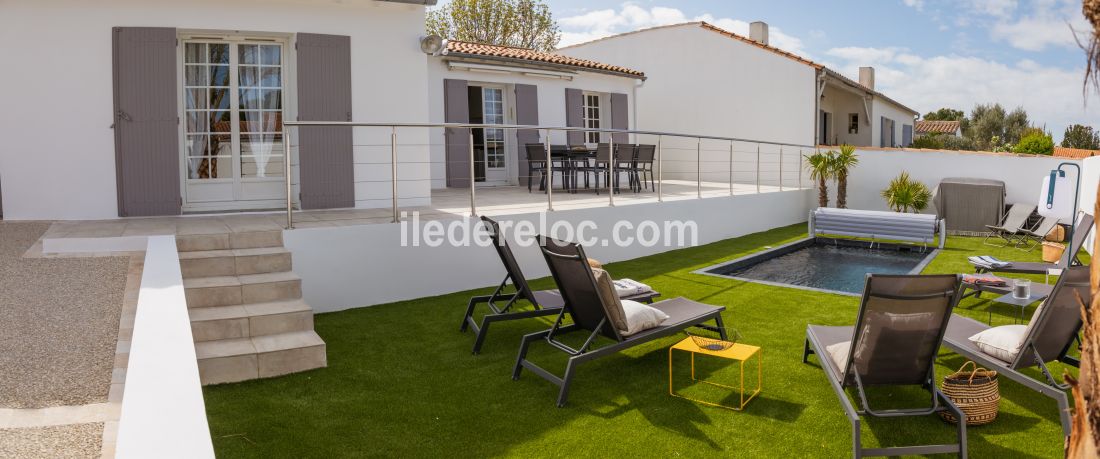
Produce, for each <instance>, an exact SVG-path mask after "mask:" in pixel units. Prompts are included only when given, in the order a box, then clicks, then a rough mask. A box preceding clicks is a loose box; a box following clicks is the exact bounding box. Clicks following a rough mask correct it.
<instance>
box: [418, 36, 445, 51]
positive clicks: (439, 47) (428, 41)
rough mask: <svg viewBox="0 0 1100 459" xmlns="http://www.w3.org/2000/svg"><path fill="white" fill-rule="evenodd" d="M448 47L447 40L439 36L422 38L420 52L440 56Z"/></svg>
mask: <svg viewBox="0 0 1100 459" xmlns="http://www.w3.org/2000/svg"><path fill="white" fill-rule="evenodd" d="M446 46H447V40H444V39H443V38H441V37H440V36H439V35H428V36H426V37H420V51H423V52H424V54H431V55H432V56H438V55H440V54H441V53H443V52H444V48H445V47H446Z"/></svg>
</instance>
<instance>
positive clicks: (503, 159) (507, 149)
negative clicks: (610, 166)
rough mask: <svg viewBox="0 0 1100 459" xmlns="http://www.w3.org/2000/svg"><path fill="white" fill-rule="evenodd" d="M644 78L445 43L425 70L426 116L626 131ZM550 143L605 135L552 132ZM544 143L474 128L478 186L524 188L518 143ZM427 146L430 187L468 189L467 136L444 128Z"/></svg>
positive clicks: (537, 137) (565, 60) (591, 141)
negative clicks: (441, 135)
mask: <svg viewBox="0 0 1100 459" xmlns="http://www.w3.org/2000/svg"><path fill="white" fill-rule="evenodd" d="M644 80H645V75H644V74H643V73H642V72H640V71H638V70H633V69H628V68H625V67H620V66H615V65H610V64H604V63H600V62H595V61H590V60H585V59H578V58H574V57H569V56H564V55H560V54H553V53H545V52H539V51H535V50H531V49H526V48H514V47H507V46H493V45H483V44H477V43H468V42H462V41H449V42H448V43H447V46H446V52H445V53H442V54H441V55H439V56H435V57H433V58H431V61H430V62H429V65H428V81H429V85H428V96H429V97H428V99H429V100H430V104H431V105H430V107H429V109H428V113H429V117H430V119H431V121H432V122H451V123H485V124H530V125H535V124H538V125H543V126H568V127H589V128H611V129H630V128H632V127H634V111H633V105H634V92H635V88H636V87H637V85H639V84H641V82H642V81H644ZM434 135H439V134H438V133H435V132H433V136H434ZM616 137H617V138H616V139H615V141H616V142H626V141H629V137H628V136H623V135H617V136H616ZM550 139H551V143H554V144H563V145H564V144H568V145H582V144H587V145H589V146H594V145H595V144H596V143H599V142H607V141H608V135H607V134H606V133H604V134H601V133H598V132H592V133H584V132H579V131H577V132H570V133H569V134H568V135H567V134H566V132H564V131H557V132H552V133H551V135H550ZM543 141H544V137H543V133H542V132H538V131H526V130H521V131H518V132H517V131H514V130H503V129H501V130H487V131H486V130H482V129H475V130H474V131H473V143H474V166H475V171H474V174H475V177H476V182H477V184H478V185H479V186H500V185H516V184H520V185H524V184H526V183H527V181H526V179H527V159H526V150H525V148H524V145H525V144H527V143H539V142H543ZM432 145H433V146H432V152H431V159H432V173H431V177H432V187H433V188H443V187H468V186H469V183H470V182H469V176H470V153H469V152H470V136H469V135H468V131H464V130H448V132H447V133H446V134H445V141H444V143H443V144H439V143H437V142H433V143H432Z"/></svg>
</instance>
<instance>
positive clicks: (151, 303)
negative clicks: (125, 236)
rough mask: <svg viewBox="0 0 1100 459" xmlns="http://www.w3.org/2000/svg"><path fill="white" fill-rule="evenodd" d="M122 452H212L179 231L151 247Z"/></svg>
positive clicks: (153, 240) (133, 345)
mask: <svg viewBox="0 0 1100 459" xmlns="http://www.w3.org/2000/svg"><path fill="white" fill-rule="evenodd" d="M116 457H118V458H147V457H160V458H172V457H179V458H213V457H214V446H213V443H212V442H211V440H210V428H209V426H208V425H207V422H206V405H205V404H204V402H203V398H202V386H201V385H200V383H199V367H198V363H197V361H196V359H195V344H194V340H193V339H192V337H191V321H190V319H189V317H188V314H187V300H186V299H185V298H184V293H183V276H182V275H181V274H180V262H179V255H178V254H177V253H176V238H175V237H174V236H151V237H149V245H148V248H147V250H146V252H145V267H144V270H143V272H142V276H141V290H140V292H139V293H138V304H137V316H136V317H135V318H134V335H133V338H132V340H131V342H130V359H129V363H128V364H127V367H126V389H125V391H124V393H123V396H122V415H121V418H120V419H119V425H118V443H117V449H116Z"/></svg>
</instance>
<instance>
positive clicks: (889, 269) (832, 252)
mask: <svg viewBox="0 0 1100 459" xmlns="http://www.w3.org/2000/svg"><path fill="white" fill-rule="evenodd" d="M869 245H870V244H869V242H861V241H853V240H845V239H831V238H808V239H803V240H800V241H796V242H793V243H790V244H787V245H783V246H780V247H776V248H773V249H769V250H766V251H764V252H760V253H755V254H752V255H749V256H746V257H742V258H738V259H736V260H733V261H730V262H726V263H722V264H720V265H715V266H710V267H707V268H703V269H701V270H699V271H696V272H697V273H700V274H708V275H715V276H721V277H728V278H733V279H739V280H745V281H749V282H757V283H762V284H769V285H778V286H782V287H792V288H800V289H808V290H818V291H826V292H831V293H840V294H844V295H860V294H862V293H863V286H864V284H865V282H866V276H867V274H868V273H874V274H917V273H920V271H921V270H922V269H924V267H925V266H926V265H928V263H929V262H930V261H932V259H933V258H934V257H935V256H936V254H937V253H939V250H931V249H923V248H922V247H917V246H911V245H904V244H888V243H878V242H876V243H875V246H874V248H869V247H868V246H869Z"/></svg>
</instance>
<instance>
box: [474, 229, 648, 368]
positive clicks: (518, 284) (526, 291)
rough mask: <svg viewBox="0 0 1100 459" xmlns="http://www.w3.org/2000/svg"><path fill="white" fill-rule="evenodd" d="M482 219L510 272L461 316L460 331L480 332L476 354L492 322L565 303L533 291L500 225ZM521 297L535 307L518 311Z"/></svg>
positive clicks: (641, 297)
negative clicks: (480, 308) (478, 313)
mask: <svg viewBox="0 0 1100 459" xmlns="http://www.w3.org/2000/svg"><path fill="white" fill-rule="evenodd" d="M481 221H483V222H485V226H486V228H487V229H488V230H489V238H490V239H491V240H492V241H493V248H495V249H496V251H497V255H499V256H500V261H501V263H503V264H504V269H505V271H506V272H507V274H505V275H504V280H502V281H500V285H498V286H497V288H496V290H494V291H493V293H492V294H490V295H482V296H475V297H473V298H470V302H469V303H467V305H466V315H465V316H463V317H462V326H461V328H460V330H461V331H463V332H465V331H466V329H467V328H469V329H473V331H474V333H475V334H476V335H477V338H475V339H474V347H473V353H474V354H478V353H480V352H481V347H482V345H484V343H485V337H486V336H487V335H488V334H489V326H490V325H492V324H493V322H500V321H503V320H518V319H530V318H533V317H545V316H551V315H554V314H558V313H560V312H561V307H562V305H564V304H565V299H564V298H562V296H561V293H559V292H558V291H557V290H539V291H533V290H531V287H530V286H529V285H528V284H527V278H525V277H524V276H523V271H521V270H520V268H519V263H517V262H516V257H515V255H513V254H512V248H511V247H509V246H508V241H507V240H505V239H504V238H503V237H502V236H501V234H500V225H498V224H497V222H496V221H494V220H493V219H491V218H489V217H485V216H482V217H481ZM509 281H511V283H512V286H513V287H514V289H515V291H514V292H512V293H505V289H506V287H507V286H508V282H509ZM658 296H660V294H659V293H657V292H654V291H652V290H650V291H648V292H642V293H638V294H635V295H630V296H626V297H623V298H624V299H631V300H636V301H644V302H647V303H651V302H653V298H655V297H658ZM520 300H527V302H528V303H531V305H532V306H533V307H534V308H533V309H528V310H522V311H520V310H516V306H517V303H518V302H519V301H520ZM498 302H503V303H504V304H503V306H501V305H498V304H497V303H498ZM481 303H485V304H486V305H487V306H488V307H489V312H488V313H486V314H485V315H484V316H483V317H482V318H481V322H480V323H478V322H477V321H476V320H475V319H474V310H475V309H476V308H477V305H478V304H481Z"/></svg>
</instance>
